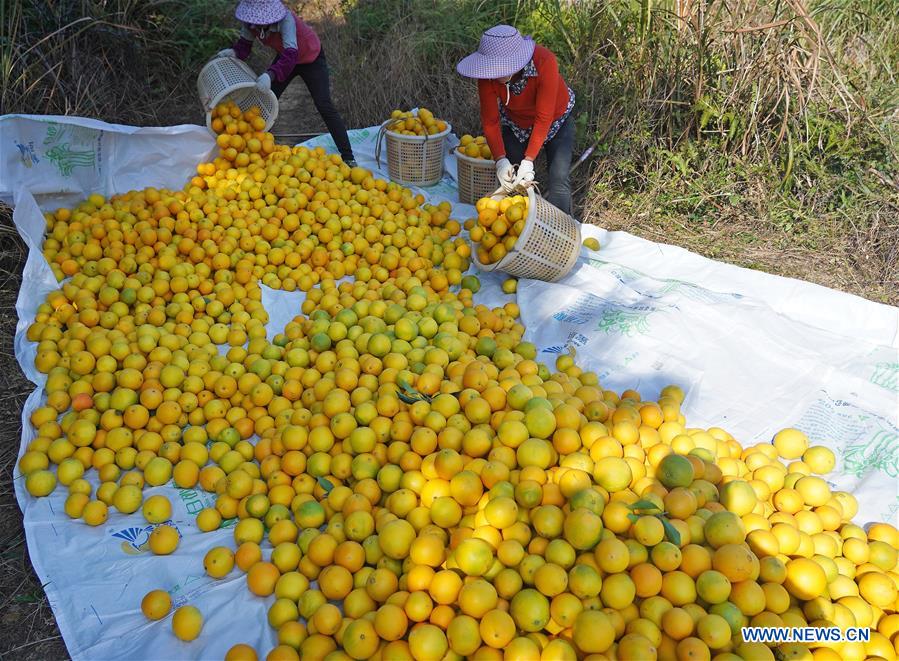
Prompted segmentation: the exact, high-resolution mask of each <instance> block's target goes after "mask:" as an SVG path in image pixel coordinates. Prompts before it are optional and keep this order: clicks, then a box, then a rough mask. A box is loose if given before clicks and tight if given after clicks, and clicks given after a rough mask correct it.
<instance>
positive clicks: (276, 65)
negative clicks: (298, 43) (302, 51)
mask: <svg viewBox="0 0 899 661" xmlns="http://www.w3.org/2000/svg"><path fill="white" fill-rule="evenodd" d="M296 65H297V49H296V48H285V49H284V50H283V51H282V52H281V54H280V55H279V56H278V59H276V60H275V61H274V62H272V65H271V66H270V67H269V68H268V70H269V73H271V75H272V78H274V79H275V80H277V81H278V82H279V83H283V82H284V81H285V80H287V77H288V76H289V75H290V72H291V71H293V68H294V67H295V66H296Z"/></svg>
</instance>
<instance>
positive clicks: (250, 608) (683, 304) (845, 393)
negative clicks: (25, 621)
mask: <svg viewBox="0 0 899 661" xmlns="http://www.w3.org/2000/svg"><path fill="white" fill-rule="evenodd" d="M376 136H377V127H374V128H370V129H362V130H358V131H354V132H352V140H353V144H354V149H355V152H356V155H357V157H358V158H359V161H360V163H361V164H362V165H365V166H367V167H370V168H372V169H374V168H375V163H374V151H375V140H376ZM0 144H2V145H3V148H2V152H0V154H2V155H0V199H4V200H6V201H9V202H12V203H14V204H15V207H16V208H15V214H14V220H15V224H16V227H17V228H18V230H19V232H20V233H21V234H22V236H23V237H24V239H25V241H26V242H27V244H28V248H29V255H28V261H27V264H26V266H25V270H24V274H23V281H22V288H21V291H20V294H19V299H18V303H17V311H18V314H19V324H18V328H17V335H16V343H15V346H16V356H17V358H18V360H19V363H20V365H21V366H22V369H23V371H24V372H25V374H26V375H27V376H28V377H29V378H30V379H31V380H32V381H34V382H35V384H37V385H40V384H41V383H42V382H43V377H42V376H41V375H39V373H38V372H37V371H36V370H35V369H34V366H33V364H32V361H33V357H34V345H33V344H32V343H29V342H28V341H27V340H26V339H25V337H24V332H25V330H26V328H27V327H28V325H29V324H30V323H31V321H32V320H33V318H34V315H35V311H36V308H37V306H38V304H39V303H40V302H41V301H42V300H43V298H44V296H45V295H46V293H47V292H48V291H50V290H52V289H54V288H55V287H56V283H55V280H54V278H53V274H52V272H51V271H50V269H49V266H48V265H47V263H46V262H45V261H44V259H43V256H42V255H41V253H40V249H39V248H40V244H41V240H42V238H41V237H42V234H43V231H44V220H43V217H42V216H41V212H40V207H39V204H38V203H40V205H41V206H42V207H43V208H55V207H56V206H59V205H60V204H63V203H66V204H73V203H75V202H77V201H79V200H81V199H83V198H84V197H85V196H86V195H88V194H89V193H92V192H100V193H102V194H112V193H117V192H125V191H127V190H131V189H140V188H144V187H146V186H151V185H152V186H157V187H169V188H180V187H181V185H182V184H183V182H184V181H185V180H186V179H187V178H188V177H189V176H191V175H192V174H193V172H194V167H195V166H196V164H197V163H198V162H200V161H202V160H204V159H205V158H207V157H208V155H209V154H210V153H211V152H212V149H213V147H214V142H213V140H212V138H211V137H210V135H209V133H208V132H207V131H206V129H205V128H202V127H198V126H179V127H171V128H147V129H136V128H133V127H126V126H114V125H109V124H104V123H102V122H96V121H92V120H83V119H75V118H64V117H25V116H7V117H3V118H0ZM309 144H311V145H323V146H325V147H326V148H327V149H328V150H329V151H335V150H334V145H333V142H332V141H331V139H330V137H328V136H322V137H320V138H316V139H315V140H312V141H311V142H310V143H309ZM382 166H383V167H382V168H381V176H384V177H386V164H384V163H382ZM447 169H448V171H449V172H450V173H453V172H454V169H455V168H454V164H453V162H452V159H451V158H447ZM422 192H423V193H424V194H425V195H426V197H427V198H428V199H429V201H430V202H433V203H437V202H439V201H441V200H449V201H450V202H452V203H453V204H454V213H453V215H454V217H456V218H460V219H464V218H467V217H470V216H473V215H474V209H473V208H472V207H465V206H462V205H458V204H456V199H457V197H456V194H457V193H456V188H455V185H454V182H453V178H452V176H451V174H450V175H448V176H447V177H445V178H444V179H443V181H442V182H440V183H439V184H438V185H436V186H433V187H431V188H428V189H424V190H423V191H422ZM36 200H37V201H36ZM584 235H585V237H586V236H594V237H596V238H597V239H599V242H600V244H601V245H602V249H601V250H600V251H598V252H593V251H590V250H587V249H584V250H582V254H581V257H580V260H579V263H578V265H577V266H576V268H575V270H574V271H573V272H572V273H571V275H569V276H568V277H567V278H566V279H565V280H563V281H562V282H561V283H556V284H547V283H543V282H538V281H525V280H522V281H520V282H519V287H518V302H519V304H520V306H521V312H522V318H523V321H524V323H525V324H526V326H527V329H528V330H527V339H529V340H531V341H533V342H534V343H535V344H536V345H537V347H538V350H539V352H540V359H541V360H543V361H545V362H548V363H551V362H552V361H553V359H554V357H555V354H557V353H560V352H567V351H568V349H569V348H570V347H574V348H576V349H577V356H578V362H579V364H581V365H582V366H584V367H585V368H589V369H593V370H595V371H597V373H598V374H599V375H600V379H601V382H602V384H603V385H604V386H605V387H610V388H614V389H617V390H619V391H620V390H623V389H625V388H636V389H637V390H638V391H640V392H641V394H642V395H644V396H645V397H647V398H654V397H656V396H657V395H658V393H659V390H660V388H661V387H662V386H664V385H667V384H669V383H676V384H679V385H681V386H682V387H683V388H684V390H685V392H687V399H686V402H685V406H684V408H685V414H686V416H687V420H688V424H690V425H691V426H703V427H708V426H720V427H723V428H725V429H727V430H728V431H729V432H731V433H732V434H733V435H734V436H735V437H736V438H737V439H738V440H740V442H741V443H742V444H743V445H749V444H752V443H756V442H768V441H769V440H770V438H771V436H772V434H773V433H774V432H775V431H777V430H778V429H781V428H783V427H788V426H795V427H798V428H800V429H802V430H803V431H805V432H806V433H807V434H808V435H809V436H810V438H811V439H812V441H813V443H816V444H824V445H827V446H829V447H831V448H832V449H833V450H834V451H835V452H836V454H837V472H836V473H835V474H834V475H833V476H831V477H830V478H829V479H831V481H832V484H833V485H834V488H838V489H845V490H848V491H851V492H852V493H854V494H855V496H856V497H857V498H858V500H859V504H860V513H859V516H858V517H857V521H858V522H859V523H865V522H868V521H872V520H887V521H890V522H892V523H894V524H895V523H896V520H897V511H899V490H897V484H899V482H897V472H899V310H897V308H894V307H889V306H885V305H880V304H877V303H872V302H870V301H866V300H864V299H861V298H858V297H855V296H851V295H849V294H844V293H841V292H837V291H833V290H830V289H826V288H824V287H819V286H816V285H812V284H808V283H805V282H801V281H798V280H791V279H786V278H780V277H776V276H772V275H768V274H765V273H760V272H757V271H750V270H746V269H740V268H737V267H734V266H729V265H726V264H722V263H719V262H714V261H712V260H708V259H705V258H703V257H700V256H698V255H695V254H693V253H690V252H687V251H685V250H682V249H680V248H676V247H673V246H667V245H662V244H658V243H652V242H649V241H645V240H643V239H639V238H637V237H635V236H632V235H630V234H627V233H624V232H605V231H603V230H601V229H599V228H596V227H585V228H584ZM482 281H483V283H484V286H483V289H482V291H481V293H480V294H479V295H478V297H477V299H478V300H479V301H480V302H484V303H486V304H488V305H498V304H501V303H503V302H506V301H508V300H511V297H508V296H505V295H504V294H502V293H501V290H500V288H499V284H500V282H501V281H502V277H501V276H499V275H486V276H484V277H483V278H482ZM301 302H302V293H297V292H292V293H288V292H278V291H273V290H270V289H268V288H265V287H263V304H264V305H265V307H266V309H267V310H268V312H269V314H270V316H271V320H270V323H269V331H270V333H271V334H274V333H276V332H278V331H279V330H280V329H281V328H283V325H284V324H285V323H286V322H287V321H289V320H290V319H292V318H293V317H294V316H295V315H296V314H297V313H298V312H299V309H300V303H301ZM41 402H42V391H41V389H40V388H39V389H38V390H36V391H35V392H34V393H33V394H32V395H31V396H30V397H29V398H28V400H27V402H26V404H25V408H24V410H23V412H22V420H23V432H22V439H21V442H22V448H23V449H24V447H25V446H26V445H27V443H28V442H29V441H30V440H31V439H32V438H33V436H34V434H33V430H32V429H31V425H30V424H29V423H28V418H29V416H30V414H31V412H32V411H33V410H34V409H35V408H36V407H37V406H40V404H41ZM15 489H16V495H17V498H18V501H19V504H20V506H21V508H22V511H23V513H24V519H25V529H26V534H27V540H28V548H29V551H30V554H31V559H32V562H33V564H34V567H35V569H36V571H37V574H38V576H39V577H40V579H41V581H42V583H45V584H46V585H45V589H46V592H47V596H48V599H49V601H50V603H51V605H52V606H53V610H54V613H55V614H56V617H57V621H58V623H59V627H60V630H61V632H62V634H63V637H64V638H65V642H66V645H67V646H68V649H69V651H70V653H71V654H72V656H73V657H74V658H76V659H92V660H93V659H105V658H112V657H116V658H135V659H137V658H141V659H187V658H204V659H206V658H210V659H220V658H222V657H223V655H224V653H225V651H226V650H227V649H228V648H229V647H231V646H232V645H234V644H236V643H239V642H243V643H249V644H251V645H253V646H255V647H256V648H257V649H258V650H260V651H261V652H262V653H265V652H266V651H267V650H268V649H270V648H271V647H273V646H274V644H275V636H274V633H273V632H272V631H271V630H270V629H269V628H268V626H267V625H266V624H265V620H266V612H267V609H268V607H269V605H270V603H271V602H272V599H273V598H269V599H261V598H258V597H254V596H252V595H251V594H250V593H249V592H248V591H247V589H246V587H245V585H244V579H243V575H242V574H241V573H240V572H239V571H238V570H234V571H233V572H232V573H231V574H230V575H229V577H228V578H227V579H224V580H219V581H215V580H213V579H211V578H209V577H208V576H206V574H205V573H204V571H203V566H202V557H203V555H204V554H205V552H206V551H207V550H208V549H209V548H211V547H213V546H217V545H228V546H231V547H232V548H233V538H232V534H231V530H230V528H229V527H228V526H226V527H224V528H223V529H221V530H219V531H216V532H214V533H205V534H203V533H200V532H199V531H198V529H197V528H196V526H195V524H194V515H195V514H196V513H197V512H198V511H199V510H200V509H202V508H203V507H206V506H211V505H212V504H213V502H214V496H213V495H211V494H207V493H205V492H202V491H197V490H185V489H177V488H175V487H173V486H170V485H169V486H165V487H156V488H154V489H149V490H146V491H145V497H147V496H149V495H152V494H155V493H163V494H166V495H167V496H168V497H169V499H170V500H171V501H172V502H173V504H174V506H175V509H174V513H173V517H172V518H173V523H174V525H175V526H176V527H177V528H178V530H179V531H180V533H181V535H182V541H181V545H180V547H179V549H178V551H177V552H176V553H175V554H173V555H171V556H153V555H152V554H150V553H149V552H148V551H146V548H145V543H146V540H147V537H148V535H149V532H150V530H151V529H152V526H147V525H146V524H145V522H144V521H143V519H142V518H141V516H140V514H139V513H137V514H134V515H130V516H126V515H123V514H121V513H119V512H116V511H115V510H114V509H110V516H109V520H108V522H107V523H106V524H105V525H103V526H100V527H98V528H90V527H88V526H86V525H84V524H83V523H81V522H79V521H73V520H71V519H69V517H68V516H66V515H65V513H64V512H63V503H64V501H65V492H64V490H62V489H58V490H57V491H56V492H55V493H54V494H53V495H51V496H50V497H48V498H43V499H40V500H35V499H33V498H31V497H30V496H29V495H28V494H27V492H25V489H24V485H23V480H22V479H20V478H19V479H16V481H15ZM152 589H165V590H168V591H169V592H170V593H171V594H172V597H173V601H174V603H175V605H176V606H178V605H181V604H183V603H191V604H194V605H196V606H197V607H198V608H199V609H200V610H201V611H202V613H203V615H204V618H205V626H204V629H203V633H202V635H201V636H200V638H199V639H198V640H196V641H195V642H193V643H190V644H187V643H182V642H180V641H178V640H177V639H176V638H175V637H174V636H173V635H172V633H171V630H170V626H169V619H168V618H167V619H166V620H164V621H162V622H156V623H151V622H148V621H147V620H146V619H145V618H144V617H143V616H142V614H141V612H140V600H141V598H142V597H143V595H144V594H145V593H146V592H148V591H150V590H152Z"/></svg>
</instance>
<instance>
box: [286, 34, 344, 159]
mask: <svg viewBox="0 0 899 661" xmlns="http://www.w3.org/2000/svg"><path fill="white" fill-rule="evenodd" d="M278 57H280V55H279V56H278ZM275 61H276V62H277V61H278V58H277V57H276V58H275ZM297 76H299V77H300V78H302V79H303V82H304V83H306V88H307V89H308V90H309V94H310V95H311V96H312V102H313V103H314V104H315V109H316V110H318V114H319V115H321V116H322V119H323V120H325V126H327V127H328V132H329V133H330V134H331V137H332V138H333V139H334V144H335V145H337V149H338V150H339V151H340V156H341V157H342V158H343V160H345V161H348V160H353V147H352V146H351V145H350V137H349V136H348V135H347V132H346V125H345V124H344V123H343V118H342V117H341V116H340V113H339V112H338V111H337V108H336V107H335V106H334V102H333V101H332V100H331V80H330V77H329V75H328V62H327V61H326V60H325V51H324V49H322V51H321V52H320V53H319V54H318V57H317V58H315V59H314V60H313V61H312V62H309V63H308V64H298V65H296V66H295V67H294V68H293V71H291V72H290V74H289V75H288V76H287V80H284V81H277V80H272V92H274V93H275V96H277V97H278V98H281V94H283V93H284V90H285V89H286V88H287V86H288V85H290V83H291V82H292V81H293V79H294V78H296V77H297Z"/></svg>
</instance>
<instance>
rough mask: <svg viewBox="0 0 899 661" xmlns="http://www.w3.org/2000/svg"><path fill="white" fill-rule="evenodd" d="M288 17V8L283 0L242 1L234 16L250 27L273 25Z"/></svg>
mask: <svg viewBox="0 0 899 661" xmlns="http://www.w3.org/2000/svg"><path fill="white" fill-rule="evenodd" d="M285 15H287V7H285V6H284V4H283V3H282V2H281V0H240V4H238V5H237V9H235V10H234V16H235V17H237V20H238V21H242V22H244V23H249V24H250V25H271V24H272V23H277V22H279V21H280V20H281V19H282V18H284V16H285Z"/></svg>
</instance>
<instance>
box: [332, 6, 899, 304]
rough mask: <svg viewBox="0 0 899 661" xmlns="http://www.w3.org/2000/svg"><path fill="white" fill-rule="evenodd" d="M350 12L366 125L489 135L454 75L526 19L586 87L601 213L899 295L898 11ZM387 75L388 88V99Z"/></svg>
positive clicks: (584, 122)
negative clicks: (430, 114) (438, 118)
mask: <svg viewBox="0 0 899 661" xmlns="http://www.w3.org/2000/svg"><path fill="white" fill-rule="evenodd" d="M678 12H679V13H678ZM344 19H345V23H343V24H337V25H335V26H334V27H332V28H331V34H330V35H329V36H330V37H331V41H334V42H337V43H339V44H340V45H341V46H342V47H341V48H340V50H339V57H338V58H337V62H338V64H337V70H338V75H337V87H338V90H339V96H340V98H341V99H342V100H343V103H342V106H343V107H345V108H347V110H348V113H349V114H350V117H351V123H353V124H371V123H375V122H377V121H380V119H381V118H382V116H383V115H384V108H392V107H402V106H403V105H406V106H412V105H417V104H422V105H426V106H428V107H433V108H439V109H440V112H442V113H443V115H444V116H445V117H447V119H449V120H450V121H451V122H452V124H453V126H454V127H455V128H457V129H458V130H459V131H465V132H477V131H478V119H477V115H476V104H475V92H474V85H473V84H472V83H471V82H470V81H467V80H464V79H462V78H461V77H459V76H458V75H456V74H455V72H454V65H455V62H456V61H457V60H458V58H459V57H461V56H462V55H464V54H465V53H467V52H470V51H471V50H472V49H473V48H474V47H475V46H476V44H477V41H478V38H479V35H480V33H481V32H482V31H483V29H484V28H485V27H488V26H490V25H494V24H497V23H501V22H508V23H512V24H514V25H516V26H518V27H519V28H520V29H521V30H522V31H523V32H525V33H526V34H532V35H533V36H534V37H535V39H536V40H537V41H538V42H540V43H543V44H545V45H546V46H548V47H549V48H551V49H552V50H553V51H554V52H555V53H556V54H557V56H558V57H559V59H560V63H561V67H562V70H563V72H564V73H565V75H566V77H567V78H568V80H569V83H570V84H571V85H572V87H573V88H574V89H575V92H576V93H577V95H578V112H579V115H578V120H577V122H578V138H579V140H578V143H579V144H578V147H579V149H580V151H583V150H586V149H587V148H589V147H591V146H592V147H594V151H593V153H592V155H591V158H590V160H589V161H588V162H587V163H586V164H584V165H582V166H580V167H579V168H578V169H577V170H576V176H575V179H576V181H575V184H576V187H577V190H578V193H579V198H580V203H581V208H582V209H583V213H582V216H583V218H584V219H585V220H589V221H592V222H597V223H598V224H600V225H603V226H604V227H607V228H610V229H626V230H628V231H631V232H634V233H637V234H642V235H645V236H647V237H648V238H652V239H654V240H661V241H665V242H671V243H677V244H679V245H684V246H685V247H688V248H691V249H694V250H697V251H699V252H702V253H704V254H707V255H709V256H712V257H716V258H720V259H727V260H729V261H734V262H736V263H738V264H740V265H743V266H750V267H758V268H763V269H765V270H770V271H774V272H778V273H781V274H784V275H790V276H796V277H804V278H806V279H811V280H814V281H818V282H821V283H822V284H827V285H829V286H835V287H839V288H843V289H848V290H850V291H856V292H860V293H864V294H865V295H867V296H869V297H871V298H874V299H876V300H884V301H891V302H894V303H895V302H896V301H897V300H899V298H897V294H896V293H895V292H896V289H895V284H896V283H897V280H899V268H897V254H896V247H895V246H896V242H897V238H899V196H897V193H899V187H897V182H899V169H897V162H899V159H897V153H899V114H897V108H899V85H897V79H896V74H897V72H896V70H895V67H896V64H895V63H896V62H897V61H899V18H897V15H896V12H895V8H894V7H893V6H892V3H891V2H889V0H862V1H851V0H813V1H811V2H807V3H803V2H802V0H785V1H783V2H776V3H753V2H744V1H742V0H714V1H713V2H709V3H699V2H696V3H691V2H688V1H684V0H680V1H678V2H674V1H673V0H666V1H663V2H656V3H652V2H650V0H642V1H641V2H634V1H626V0H613V1H599V0H582V1H579V2H566V1H564V0H519V1H517V2H516V1H512V0H506V1H502V0H498V1H497V2H494V3H483V2H479V1H478V0H455V1H451V0H437V1H436V2H428V3H418V2H414V1H413V0H378V1H377V2H373V1H363V0H360V1H359V2H347V3H344ZM372 67H374V68H377V69H378V72H379V75H378V79H379V80H386V81H390V84H389V85H385V86H376V87H375V88H373V87H372V85H371V83H370V82H368V81H369V80H370V78H369V75H370V74H369V73H368V72H369V70H370V68H372ZM363 76H365V77H366V78H367V80H366V81H363V80H362V77H363Z"/></svg>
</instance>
